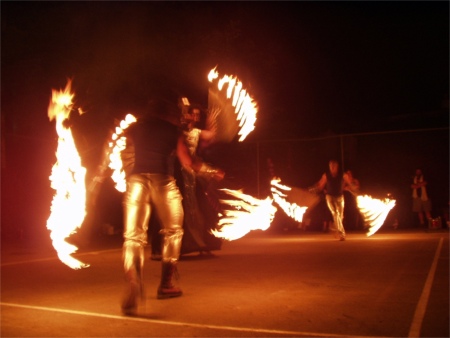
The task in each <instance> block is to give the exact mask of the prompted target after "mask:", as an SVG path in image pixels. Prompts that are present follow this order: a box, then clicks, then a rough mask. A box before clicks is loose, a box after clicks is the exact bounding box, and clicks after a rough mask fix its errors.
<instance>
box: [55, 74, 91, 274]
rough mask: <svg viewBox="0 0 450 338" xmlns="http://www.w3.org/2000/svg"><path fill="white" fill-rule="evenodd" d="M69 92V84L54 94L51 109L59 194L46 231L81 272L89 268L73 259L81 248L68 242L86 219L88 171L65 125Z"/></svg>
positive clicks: (62, 257) (62, 255) (60, 252)
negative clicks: (56, 143) (55, 134)
mask: <svg viewBox="0 0 450 338" xmlns="http://www.w3.org/2000/svg"><path fill="white" fill-rule="evenodd" d="M70 90H71V81H70V80H69V81H68V83H67V85H66V88H65V89H64V91H59V92H58V91H56V90H52V99H51V101H50V104H49V107H48V117H49V119H50V121H52V120H53V119H55V120H56V131H57V134H58V148H57V150H56V159H57V161H56V163H55V164H54V165H53V168H52V173H51V175H50V181H51V187H52V188H53V189H54V190H55V191H56V193H55V195H54V197H53V201H52V205H51V214H50V217H49V218H48V220H47V229H49V230H50V231H51V234H50V238H51V239H52V243H53V247H54V248H55V249H56V251H57V254H58V257H59V259H60V260H61V261H62V262H63V263H64V264H66V265H67V266H69V267H71V268H72V269H80V268H85V267H88V266H89V265H88V264H84V263H82V262H80V261H78V260H77V259H75V258H73V257H72V256H71V254H73V253H74V252H76V251H77V250H78V248H77V247H76V246H74V245H72V244H70V243H67V242H66V241H65V239H66V238H67V237H69V236H70V235H71V234H73V233H75V232H76V230H77V229H78V228H79V227H81V225H82V223H83V221H84V217H85V216H86V183H85V175H86V169H85V168H84V167H83V166H82V165H81V159H80V156H79V155H78V151H77V149H76V146H75V141H74V139H73V136H72V131H71V129H70V128H69V127H66V126H65V125H64V122H65V121H66V120H67V119H68V118H69V114H70V112H71V108H72V106H73V103H72V99H73V97H74V94H72V93H71V92H70Z"/></svg>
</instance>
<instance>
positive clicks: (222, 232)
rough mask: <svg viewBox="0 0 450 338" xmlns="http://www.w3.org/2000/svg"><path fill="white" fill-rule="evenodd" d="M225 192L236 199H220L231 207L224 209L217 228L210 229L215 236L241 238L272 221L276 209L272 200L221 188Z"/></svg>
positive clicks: (266, 227)
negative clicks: (230, 208)
mask: <svg viewBox="0 0 450 338" xmlns="http://www.w3.org/2000/svg"><path fill="white" fill-rule="evenodd" d="M221 190H222V191H224V192H226V193H227V194H229V195H231V196H234V197H236V198H237V199H236V200H220V202H221V203H223V204H226V205H228V206H231V207H233V209H232V210H225V211H224V214H225V216H224V217H222V218H221V219H220V220H219V223H218V225H219V229H218V230H211V232H212V234H213V235H214V236H216V237H219V238H223V239H226V240H229V241H232V240H235V239H238V238H241V237H243V236H245V235H246V234H248V233H249V232H250V231H251V230H267V229H268V228H269V226H270V223H272V221H273V218H274V216H275V212H276V211H277V209H276V208H275V207H274V206H273V205H272V200H271V199H270V198H269V197H267V198H266V199H265V200H259V199H256V198H254V197H252V196H250V195H245V194H243V193H242V192H240V191H235V190H229V189H221Z"/></svg>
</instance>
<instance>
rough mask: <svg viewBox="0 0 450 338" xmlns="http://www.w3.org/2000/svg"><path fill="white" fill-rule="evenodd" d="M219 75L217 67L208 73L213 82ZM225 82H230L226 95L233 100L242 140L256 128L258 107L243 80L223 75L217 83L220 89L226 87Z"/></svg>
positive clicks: (240, 139)
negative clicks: (244, 87)
mask: <svg viewBox="0 0 450 338" xmlns="http://www.w3.org/2000/svg"><path fill="white" fill-rule="evenodd" d="M218 77H219V73H217V71H216V68H213V69H211V71H210V72H209V74H208V80H209V82H213V80H216V79H218ZM225 84H228V86H227V91H226V97H227V98H228V99H230V100H231V102H232V105H233V107H234V108H235V113H236V115H237V116H236V119H237V121H239V128H240V129H239V131H238V135H239V136H240V137H239V142H242V141H244V139H245V138H246V137H247V136H248V134H250V133H251V132H252V131H253V130H254V129H255V122H256V114H257V112H258V108H257V106H256V102H255V101H254V100H253V98H252V97H251V96H250V95H249V94H248V93H247V91H246V90H245V89H243V88H242V82H241V81H239V79H237V78H236V77H234V76H229V75H225V76H223V77H222V78H221V79H219V80H218V83H217V88H218V89H219V91H221V90H222V89H224V86H225Z"/></svg>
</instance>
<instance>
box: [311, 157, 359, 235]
mask: <svg viewBox="0 0 450 338" xmlns="http://www.w3.org/2000/svg"><path fill="white" fill-rule="evenodd" d="M328 167H329V170H328V171H327V172H325V173H324V174H323V175H322V177H321V179H320V180H319V182H317V183H316V184H315V185H314V186H313V187H311V188H310V189H309V190H310V191H311V192H315V193H317V192H320V191H324V192H325V199H326V202H327V206H328V209H329V210H330V212H331V215H332V216H333V222H334V227H335V228H336V230H337V232H338V236H339V240H341V241H345V229H344V224H343V220H344V204H345V203H344V188H346V187H350V189H351V188H352V182H351V181H350V178H349V176H348V175H347V173H345V174H343V173H342V171H340V169H339V163H338V162H337V161H336V160H331V161H329V163H328Z"/></svg>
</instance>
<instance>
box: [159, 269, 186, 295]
mask: <svg viewBox="0 0 450 338" xmlns="http://www.w3.org/2000/svg"><path fill="white" fill-rule="evenodd" d="M174 274H175V275H176V276H178V270H177V266H176V263H175V262H162V273H161V284H160V285H159V287H158V293H157V295H158V299H165V298H172V297H179V296H181V295H182V294H183V291H181V289H180V288H178V287H176V286H175V285H173V283H172V278H173V276H174Z"/></svg>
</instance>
